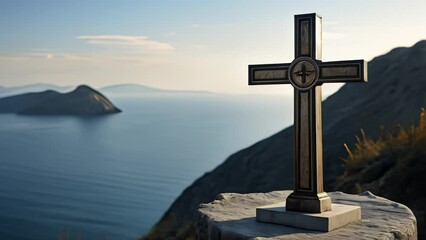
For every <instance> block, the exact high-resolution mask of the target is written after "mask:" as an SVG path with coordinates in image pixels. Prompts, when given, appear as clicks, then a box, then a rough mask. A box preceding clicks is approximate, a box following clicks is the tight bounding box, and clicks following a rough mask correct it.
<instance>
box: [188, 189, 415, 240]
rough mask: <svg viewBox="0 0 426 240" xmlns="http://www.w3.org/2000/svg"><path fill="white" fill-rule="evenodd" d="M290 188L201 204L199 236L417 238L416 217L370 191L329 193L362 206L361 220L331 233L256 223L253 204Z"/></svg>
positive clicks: (222, 197) (284, 195) (335, 200)
mask: <svg viewBox="0 0 426 240" xmlns="http://www.w3.org/2000/svg"><path fill="white" fill-rule="evenodd" d="M291 192H292V191H275V192H270V193H251V194H236V193H224V194H220V195H219V196H218V197H217V198H216V200H214V201H213V202H211V203H209V204H201V206H200V208H199V210H198V211H197V213H196V216H195V232H196V233H197V236H198V239H211V240H220V239H239V240H243V239H264V238H265V239H282V240H284V239H301V240H305V239H315V240H317V239H318V240H320V239H324V240H325V239H348V240H349V239H350V240H352V239H388V240H394V239H395V240H397V239H398V240H402V239H404V240H409V239H412V240H415V239H417V226H416V218H415V217H414V215H413V213H412V212H411V210H410V209H409V208H407V207H406V206H404V205H402V204H399V203H396V202H392V201H390V200H387V199H385V198H381V197H377V196H375V195H373V194H372V193H370V192H364V193H362V194H359V195H350V194H345V193H342V192H331V193H329V195H330V197H331V199H332V201H333V203H340V204H347V205H356V206H360V207H361V212H362V219H361V221H358V222H355V223H351V224H348V225H346V226H343V227H341V228H338V229H335V230H333V231H330V232H317V231H309V230H303V229H297V228H292V227H286V226H282V225H277V224H264V223H259V222H256V213H255V209H256V207H260V206H264V205H269V204H274V203H278V202H281V201H283V200H284V199H286V198H287V196H288V195H289V194H290V193H291Z"/></svg>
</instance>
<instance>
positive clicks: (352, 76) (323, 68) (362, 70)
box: [318, 60, 368, 83]
mask: <svg viewBox="0 0 426 240" xmlns="http://www.w3.org/2000/svg"><path fill="white" fill-rule="evenodd" d="M318 67H319V79H318V83H333V82H367V80H368V79H367V62H366V61H364V60H351V61H336V62H319V63H318Z"/></svg>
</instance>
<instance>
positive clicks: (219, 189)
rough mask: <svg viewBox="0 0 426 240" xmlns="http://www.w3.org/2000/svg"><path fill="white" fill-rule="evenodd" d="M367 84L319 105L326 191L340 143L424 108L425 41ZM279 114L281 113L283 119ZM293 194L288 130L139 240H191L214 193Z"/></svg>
mask: <svg viewBox="0 0 426 240" xmlns="http://www.w3.org/2000/svg"><path fill="white" fill-rule="evenodd" d="M368 67H369V83H367V84H360V83H357V84H355V83H353V84H346V85H344V86H343V87H342V88H341V89H340V90H339V91H338V92H336V93H335V94H334V95H332V96H330V97H329V98H328V99H326V100H325V101H324V102H323V131H324V138H323V139H324V174H325V175H324V176H325V184H326V190H328V191H330V190H333V189H334V188H335V181H336V179H337V176H339V175H341V174H342V173H343V166H342V163H341V162H340V161H339V158H340V157H342V156H346V153H345V149H344V147H343V144H344V143H348V144H349V145H351V144H353V143H354V135H355V134H357V133H358V132H359V129H361V128H363V129H365V131H366V132H367V133H368V134H369V136H371V137H375V136H377V135H378V134H379V132H380V126H381V125H382V126H383V127H384V128H389V127H391V126H393V125H395V124H397V123H399V124H402V125H407V124H410V123H411V122H412V120H413V119H417V114H418V109H419V108H421V107H423V106H426V94H425V92H426V41H420V42H418V43H417V44H415V45H414V46H412V47H410V48H396V49H393V50H392V51H390V52H389V53H387V54H385V55H382V56H379V57H376V58H374V59H373V60H372V61H371V62H369V64H368ZM283 114H285V113H283ZM292 188H293V127H289V128H287V129H284V130H282V131H280V132H278V133H277V134H275V135H273V136H271V137H269V138H266V139H264V140H262V141H260V142H258V143H256V144H254V145H253V146H251V147H248V148H246V149H243V150H241V151H239V152H237V153H235V154H233V155H231V156H230V157H229V158H228V159H226V160H225V162H223V163H222V164H221V165H220V166H218V167H217V168H215V169H214V170H213V171H211V172H208V173H205V174H204V175H203V176H201V177H200V178H199V179H197V180H196V181H195V182H194V183H193V184H192V185H190V186H189V187H187V188H186V189H185V190H184V191H183V193H182V194H181V195H180V196H179V197H178V198H177V199H176V200H175V201H174V203H173V204H172V205H171V207H170V208H169V209H168V210H167V212H166V213H165V214H164V215H163V217H162V218H161V220H160V221H159V222H158V223H157V224H156V225H155V226H154V227H153V229H152V230H151V232H149V233H148V234H147V235H146V236H145V237H144V239H166V238H172V239H173V238H191V237H193V236H194V235H193V229H192V225H191V222H192V219H193V216H194V213H195V210H196V209H197V207H198V205H199V204H200V203H207V202H211V201H212V200H214V199H215V197H216V196H217V195H218V194H219V193H223V192H236V193H250V192H270V191H274V190H283V189H292Z"/></svg>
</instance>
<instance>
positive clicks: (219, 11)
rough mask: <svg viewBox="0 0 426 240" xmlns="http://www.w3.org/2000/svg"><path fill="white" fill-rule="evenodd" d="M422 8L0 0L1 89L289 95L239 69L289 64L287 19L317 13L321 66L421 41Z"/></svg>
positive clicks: (254, 0)
mask: <svg viewBox="0 0 426 240" xmlns="http://www.w3.org/2000/svg"><path fill="white" fill-rule="evenodd" d="M425 9H426V1H424V0H422V1H420V0H419V1H413V0H411V1H409V0H404V1H372V0H368V1H342V0H336V1H329V0H324V1H319V0H316V1H314V0H312V1H283V0H281V1H272V0H245V1H242V0H232V1H231V0H228V1H224V0H215V1H200V0H194V1H186V0H179V1H178V0H175V1H162V0H155V1H154V0H153V1H126V0H117V1H109V0H99V1H95V0H93V1H90V0H84V1H80V0H72V1H67V0H56V1H44V0H39V1H38V0H27V1H22V0H0V85H1V86H17V85H24V84H32V83H50V84H56V85H61V86H67V85H78V84H89V85H91V86H93V87H102V86H107V85H113V84H122V83H139V84H143V85H148V86H151V87H157V88H164V89H180V90H182V89H186V90H205V91H212V92H222V93H238V94H247V93H261V94H292V88H291V86H286V85H273V86H248V85H247V82H248V79H247V68H248V65H249V64H261V63H287V62H291V61H292V60H293V59H294V56H293V54H294V50H293V44H294V43H293V33H294V32H293V31H294V30H293V24H294V23H293V20H294V15H295V14H303V13H313V12H316V13H317V14H319V15H321V16H322V18H323V61H333V60H351V59H365V60H367V61H370V60H371V59H373V58H374V57H375V56H378V55H381V54H385V53H386V52H388V51H390V50H391V49H392V48H395V47H400V46H406V47H409V46H412V45H413V44H415V43H416V42H417V41H419V40H422V39H426V14H424V11H425ZM340 86H341V84H325V85H324V88H323V92H324V94H325V95H329V94H331V93H333V92H334V91H336V90H337V89H338V88H339V87H340Z"/></svg>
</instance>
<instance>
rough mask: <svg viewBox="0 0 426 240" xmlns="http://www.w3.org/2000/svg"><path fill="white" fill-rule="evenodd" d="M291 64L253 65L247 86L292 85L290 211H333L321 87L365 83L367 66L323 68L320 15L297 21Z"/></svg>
mask: <svg viewBox="0 0 426 240" xmlns="http://www.w3.org/2000/svg"><path fill="white" fill-rule="evenodd" d="M294 33H295V34H294V45H295V49H294V55H295V56H294V57H295V59H294V60H293V62H291V63H279V64H262V65H249V72H248V75H249V85H261V84H291V85H292V86H293V87H294V162H295V164H294V165H295V168H294V171H295V172H294V173H295V174H294V176H295V187H294V188H295V189H294V192H293V193H292V194H291V195H290V196H289V197H288V198H287V200H286V209H287V210H289V211H298V212H312V213H321V212H325V211H328V210H331V200H330V197H329V196H328V195H327V193H325V192H324V187H323V159H322V156H323V153H322V148H323V147H322V115H321V100H322V99H321V85H322V84H323V83H333V82H367V64H366V62H365V61H364V60H351V61H335V62H322V61H321V59H322V18H321V17H320V16H319V15H317V14H316V13H311V14H303V15H295V16H294Z"/></svg>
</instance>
